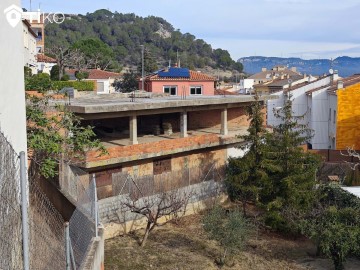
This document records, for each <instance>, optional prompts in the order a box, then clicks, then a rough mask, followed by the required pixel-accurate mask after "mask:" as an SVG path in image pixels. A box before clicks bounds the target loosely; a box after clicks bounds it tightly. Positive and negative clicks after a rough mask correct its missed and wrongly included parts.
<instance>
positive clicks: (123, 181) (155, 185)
mask: <svg viewBox="0 0 360 270" xmlns="http://www.w3.org/2000/svg"><path fill="white" fill-rule="evenodd" d="M224 177H225V167H224V166H221V167H219V166H216V164H209V165H208V166H204V167H193V168H185V169H183V170H178V171H171V172H164V173H161V174H157V175H143V176H137V177H133V176H131V175H130V174H129V173H127V172H119V173H116V174H113V176H112V190H113V192H112V195H113V196H118V195H124V194H129V193H132V192H135V191H136V190H138V189H139V187H141V190H146V191H147V193H146V194H143V196H150V195H155V194H157V193H159V192H163V191H171V190H176V189H179V188H184V187H188V186H191V185H195V184H200V183H203V182H208V181H215V182H222V181H223V179H224ZM133 179H136V181H135V180H134V181H133ZM136 185H137V186H136Z"/></svg>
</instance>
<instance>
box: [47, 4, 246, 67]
mask: <svg viewBox="0 0 360 270" xmlns="http://www.w3.org/2000/svg"><path fill="white" fill-rule="evenodd" d="M68 16H69V18H68V19H67V20H66V21H65V22H64V23H62V24H55V23H54V24H48V25H46V29H45V33H46V38H45V42H46V47H47V48H51V47H52V46H63V47H71V46H73V45H74V44H75V43H78V41H81V40H87V39H89V38H91V39H99V40H101V41H102V42H103V43H105V44H106V45H105V46H106V47H107V48H106V50H104V51H105V52H106V54H107V55H111V59H112V60H114V61H112V63H111V65H110V66H109V67H110V68H113V69H116V68H117V67H123V66H138V65H139V61H140V59H141V46H140V45H142V44H144V45H145V48H146V56H147V57H148V58H152V59H154V60H155V61H156V62H157V65H158V66H159V68H161V67H164V66H167V65H168V63H169V60H171V62H172V63H175V62H176V60H177V55H178V56H179V59H180V61H181V66H183V67H189V68H203V67H205V66H210V67H213V68H222V69H224V70H238V71H241V70H242V64H241V63H237V62H236V61H234V60H233V59H231V57H230V54H229V53H228V51H226V50H222V49H216V50H213V48H212V47H211V45H210V44H208V43H206V42H205V41H204V40H202V39H197V38H196V37H195V36H194V35H192V34H189V33H185V34H183V33H181V32H180V31H179V30H176V29H174V27H173V26H172V25H171V24H170V23H168V22H167V21H165V20H164V19H162V18H159V17H154V16H149V17H146V18H143V17H139V16H136V15H135V14H121V13H118V12H115V13H112V12H111V11H108V10H104V9H102V10H97V11H95V12H94V13H87V14H86V15H68ZM97 41H98V40H97ZM100 51H101V50H99V52H100Z"/></svg>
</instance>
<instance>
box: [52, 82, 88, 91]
mask: <svg viewBox="0 0 360 270" xmlns="http://www.w3.org/2000/svg"><path fill="white" fill-rule="evenodd" d="M65 87H73V88H75V89H76V90H78V91H94V90H95V82H94V81H81V82H79V81H56V82H53V90H61V89H63V88H65Z"/></svg>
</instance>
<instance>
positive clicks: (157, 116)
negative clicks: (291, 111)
mask: <svg viewBox="0 0 360 270" xmlns="http://www.w3.org/2000/svg"><path fill="white" fill-rule="evenodd" d="M274 98H276V97H274V96H271V97H270V96H262V97H261V101H260V102H264V101H266V100H268V99H274ZM253 101H254V100H253V97H251V96H231V97H224V96H220V97H219V96H213V97H201V98H195V97H193V98H188V99H185V100H183V99H180V98H175V97H162V98H153V99H149V98H147V99H146V98H144V99H136V101H135V102H131V100H130V99H118V98H112V97H110V96H109V97H104V96H102V97H97V99H96V100H91V99H85V98H83V99H77V100H74V101H72V103H71V104H72V105H71V106H70V110H71V111H73V112H75V113H76V114H77V115H78V116H80V117H81V119H82V121H83V123H84V124H86V125H87V124H89V125H92V126H94V127H95V129H94V130H95V132H96V134H97V136H98V138H99V139H100V140H101V141H102V142H103V144H104V145H105V147H106V148H107V150H108V154H107V155H102V156H99V153H98V152H96V151H89V152H87V154H86V159H85V160H83V161H81V162H80V163H79V164H78V166H79V167H81V168H82V169H83V170H85V171H86V172H87V173H88V174H90V175H91V174H95V176H96V184H97V194H98V198H99V208H100V218H101V221H102V223H103V224H105V227H106V236H107V237H111V236H114V235H116V234H118V233H119V231H121V230H122V229H123V225H121V224H123V223H126V222H127V221H128V219H127V218H124V219H122V218H120V216H119V211H120V210H121V209H120V208H121V207H120V202H119V201H120V199H121V196H122V195H124V194H126V193H127V192H128V189H129V188H130V187H129V186H128V184H129V183H128V182H129V177H130V178H131V179H135V180H136V181H138V182H141V181H142V182H144V181H145V182H148V183H152V185H154V186H158V185H169V187H171V188H174V187H175V188H182V187H186V186H192V185H194V186H195V185H197V188H199V187H202V188H204V190H207V191H206V192H210V190H211V189H212V188H211V187H214V186H216V183H218V182H221V181H222V180H223V179H224V177H225V165H226V161H227V159H228V158H229V157H230V156H239V155H241V150H239V149H238V148H237V146H238V145H239V144H241V143H243V142H242V139H241V138H238V136H237V135H242V134H245V133H246V130H247V128H248V124H249V123H248V117H247V116H246V113H245V107H246V106H248V105H250V104H251V102H253ZM72 173H74V172H72V170H71V167H68V168H65V169H64V170H63V176H62V177H61V182H60V188H61V190H62V191H63V192H64V193H67V194H70V195H71V194H72V193H73V190H71V186H72V183H69V179H71V178H70V177H69V175H71V174H72ZM85 178H87V179H89V175H86V177H85ZM73 197H74V196H73ZM202 198H203V197H201V196H200V197H198V199H199V200H201V199H202ZM131 226H133V225H131Z"/></svg>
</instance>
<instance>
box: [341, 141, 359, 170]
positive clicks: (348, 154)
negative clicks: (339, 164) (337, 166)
mask: <svg viewBox="0 0 360 270" xmlns="http://www.w3.org/2000/svg"><path fill="white" fill-rule="evenodd" d="M340 154H341V155H342V156H346V157H354V158H356V159H357V160H358V162H352V163H350V162H346V163H350V168H351V169H352V170H355V169H356V167H357V166H359V165H360V153H358V152H357V151H356V150H354V147H349V146H348V147H346V153H343V152H342V151H340Z"/></svg>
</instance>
